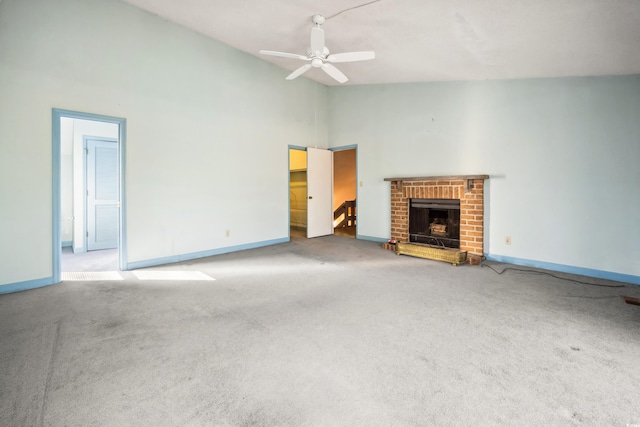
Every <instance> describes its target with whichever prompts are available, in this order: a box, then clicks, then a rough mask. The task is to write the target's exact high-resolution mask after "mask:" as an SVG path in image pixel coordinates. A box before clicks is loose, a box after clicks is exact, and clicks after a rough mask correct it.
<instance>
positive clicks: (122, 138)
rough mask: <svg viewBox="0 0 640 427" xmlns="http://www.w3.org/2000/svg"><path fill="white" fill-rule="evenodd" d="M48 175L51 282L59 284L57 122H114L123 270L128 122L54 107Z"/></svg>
mask: <svg viewBox="0 0 640 427" xmlns="http://www.w3.org/2000/svg"><path fill="white" fill-rule="evenodd" d="M51 116H52V119H51V145H52V150H51V159H52V165H51V173H52V196H53V197H52V236H51V244H52V267H53V283H60V276H61V269H62V268H61V256H62V233H61V219H62V206H61V205H62V203H61V197H62V192H61V187H62V177H61V163H62V153H61V140H60V120H61V119H62V118H63V117H66V118H70V119H81V120H91V121H95V122H105V123H113V124H117V125H118V177H119V181H120V182H119V190H120V195H119V197H120V211H119V212H118V222H119V224H120V229H119V232H118V265H119V268H120V270H126V266H127V263H126V260H127V244H126V243H127V227H126V225H127V224H126V197H125V171H126V167H125V166H126V151H127V150H126V140H127V120H126V119H124V118H121V117H111V116H105V115H101V114H92V113H84V112H80V111H71V110H64V109H60V108H53V109H52V110H51Z"/></svg>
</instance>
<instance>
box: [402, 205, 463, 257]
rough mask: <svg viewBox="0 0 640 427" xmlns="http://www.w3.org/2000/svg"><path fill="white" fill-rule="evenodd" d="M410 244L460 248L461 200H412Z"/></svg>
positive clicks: (410, 207) (410, 206)
mask: <svg viewBox="0 0 640 427" xmlns="http://www.w3.org/2000/svg"><path fill="white" fill-rule="evenodd" d="M409 242H415V243H423V244H427V245H431V246H436V247H441V248H454V249H459V248H460V199H410V200H409Z"/></svg>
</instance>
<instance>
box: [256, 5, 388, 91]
mask: <svg viewBox="0 0 640 427" xmlns="http://www.w3.org/2000/svg"><path fill="white" fill-rule="evenodd" d="M324 21H325V17H324V16H322V15H313V16H312V17H311V22H313V24H314V26H313V27H312V28H311V43H310V47H309V49H307V52H306V55H298V54H295V53H286V52H274V51H272V50H261V51H260V53H261V54H262V55H271V56H280V57H282V58H292V59H301V60H303V61H309V63H308V64H305V65H303V66H302V67H300V68H298V69H297V70H295V71H294V72H293V73H291V74H289V75H288V76H287V80H293V79H295V78H296V77H298V76H300V75H302V74H303V73H305V72H306V71H308V70H309V69H311V68H312V67H313V68H321V69H322V71H324V72H325V73H327V74H328V75H330V76H331V77H333V78H334V79H335V80H336V81H338V82H339V83H345V82H346V81H347V80H349V79H348V78H347V76H345V75H344V74H343V73H342V71H340V70H338V69H337V68H336V67H335V66H334V65H333V64H332V63H333V62H355V61H366V60H368V59H374V58H375V57H376V54H375V52H373V51H370V50H369V51H362V52H345V53H336V54H330V52H329V49H327V47H326V46H325V45H324V30H323V29H322V28H320V25H322V24H324Z"/></svg>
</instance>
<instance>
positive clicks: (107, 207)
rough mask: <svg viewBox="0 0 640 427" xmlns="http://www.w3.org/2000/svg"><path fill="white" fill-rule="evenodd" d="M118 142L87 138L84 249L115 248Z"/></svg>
mask: <svg viewBox="0 0 640 427" xmlns="http://www.w3.org/2000/svg"><path fill="white" fill-rule="evenodd" d="M118 184H119V183H118V144H117V143H116V142H111V141H103V140H93V139H88V140H87V250H90V251H92V250H98V249H112V248H117V247H118V210H119V206H118V201H119V194H118V186H119V185H118Z"/></svg>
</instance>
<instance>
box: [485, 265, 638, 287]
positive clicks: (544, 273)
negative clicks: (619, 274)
mask: <svg viewBox="0 0 640 427" xmlns="http://www.w3.org/2000/svg"><path fill="white" fill-rule="evenodd" d="M480 267H488V268H490V269H491V270H493V271H494V272H495V273H497V274H502V273H504V272H505V271H507V270H513V271H522V272H524V273H530V274H540V275H544V276H551V277H553V278H555V279H560V280H566V281H568V282H574V283H580V284H582V285H589V286H598V287H601V288H626V287H627V285H602V284H599V283H589V282H583V281H581V280H576V279H569V278H567V277H560V276H556V275H555V274H552V273H547V272H546V271H536V270H525V269H523V268H515V267H505V268H504V269H502V271H498V270H496V269H495V268H493V267H491V266H490V265H489V264H485V263H484V262H483V263H481V264H480Z"/></svg>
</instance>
